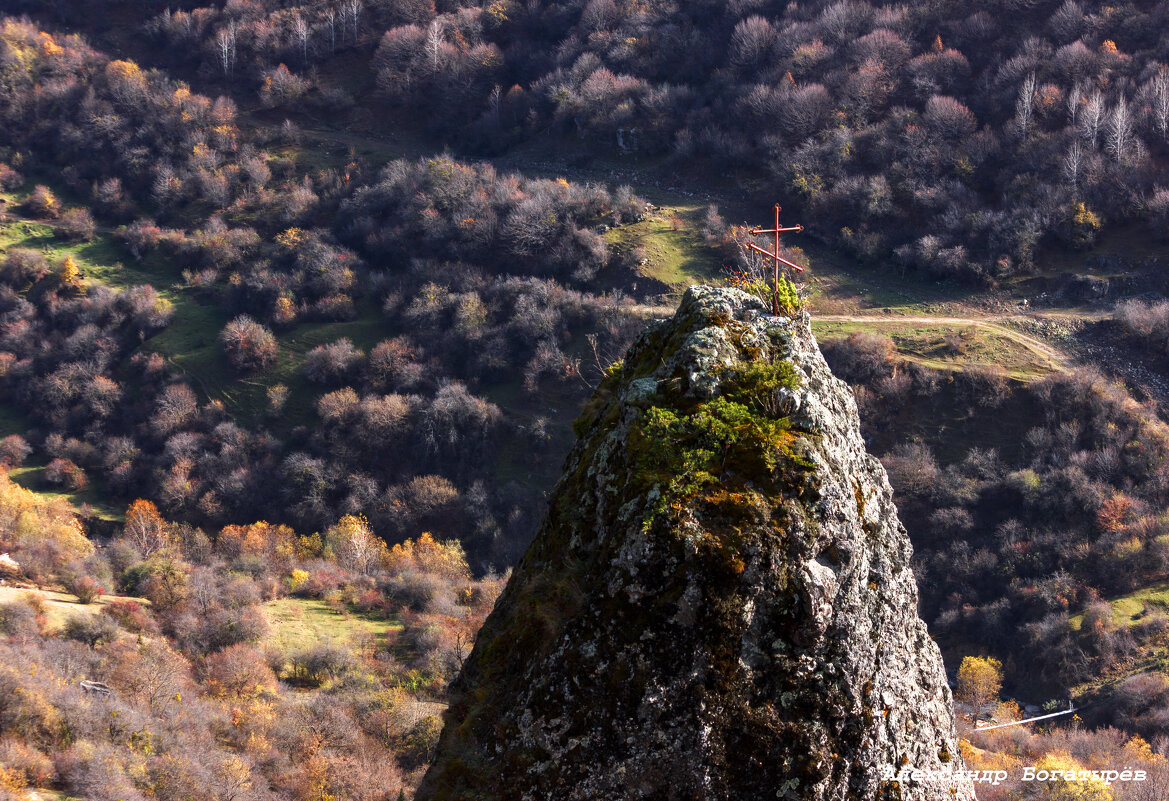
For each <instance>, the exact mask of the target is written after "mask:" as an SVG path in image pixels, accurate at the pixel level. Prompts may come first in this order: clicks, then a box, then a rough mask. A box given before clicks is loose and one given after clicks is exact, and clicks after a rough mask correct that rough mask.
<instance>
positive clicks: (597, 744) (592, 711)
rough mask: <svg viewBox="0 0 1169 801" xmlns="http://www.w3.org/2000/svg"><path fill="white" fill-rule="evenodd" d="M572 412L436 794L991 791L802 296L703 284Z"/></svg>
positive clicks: (458, 703) (454, 727) (486, 630)
mask: <svg viewBox="0 0 1169 801" xmlns="http://www.w3.org/2000/svg"><path fill="white" fill-rule="evenodd" d="M576 430H577V434H578V437H579V440H578V443H577V445H576V447H575V449H574V450H573V451H572V453H571V455H570V456H569V458H568V460H567V464H566V468H565V473H564V476H563V478H562V479H561V481H560V483H559V484H558V485H557V487H556V489H555V491H554V492H553V494H552V496H551V498H550V504H549V509H548V513H547V516H546V518H545V520H544V523H543V525H542V527H541V530H540V532H539V533H538V534H537V536H536V539H535V540H534V542H533V543H532V545H531V547H530V548H529V550H528V552H527V553H526V554H525V556H524V558H523V559H522V560H521V562H520V563H519V565H518V566H517V567H516V569H515V572H514V574H513V576H512V578H511V581H510V582H509V583H508V586H507V588H506V590H505V591H504V593H503V595H502V596H501V598H500V600H499V603H498V604H497V605H496V607H495V610H494V611H493V612H492V614H491V616H490V617H489V618H488V620H487V623H486V624H485V625H484V627H483V629H482V631H481V632H480V634H479V637H478V639H477V640H476V643H475V647H474V650H473V652H472V654H471V656H470V657H469V658H468V660H467V662H466V664H465V665H464V668H463V671H462V673H461V675H460V676H459V678H458V680H457V681H456V683H455V686H454V688H453V702H452V705H451V707H450V709H449V710H448V712H447V717H446V722H445V727H444V730H443V734H442V737H441V740H440V743H439V746H438V753H437V757H436V759H435V760H434V762H433V764H432V766H431V769H430V771H429V772H428V774H427V776H426V778H425V780H424V782H423V784H422V787H421V789H420V792H419V795H418V797H419V798H420V799H476V800H477V801H478V800H483V801H488V800H490V799H500V800H502V799H506V800H507V801H512V800H514V801H529V800H530V801H551V800H553V799H554V800H555V801H573V800H576V799H579V800H580V801H585V800H586V799H587V800H588V801H607V800H609V799H613V800H614V801H616V799H623V800H624V799H663V800H665V799H678V800H679V801H683V800H685V801H692V800H693V799H727V800H728V801H730V800H731V799H735V800H737V799H764V798H769V799H770V798H779V799H801V801H813V800H815V799H841V801H843V800H844V799H914V800H915V801H927V799H928V801H936V800H937V799H949V798H956V799H973V798H974V793H973V790H972V788H971V785H970V783H969V782H966V781H961V780H955V779H953V777H949V776H947V772H952V771H954V770H957V769H958V768H959V765H960V760H959V757H958V750H957V745H956V741H955V735H954V721H953V716H952V712H951V700H950V691H949V689H948V687H947V685H946V677H945V673H944V671H943V666H942V660H941V657H940V655H939V652H938V649H937V646H936V645H935V644H934V643H933V641H932V640H931V639H930V637H929V635H928V633H927V631H926V627H925V624H924V623H923V622H922V621H921V620H920V619H919V618H918V617H917V611H916V610H917V591H916V587H915V584H914V579H913V574H912V572H911V570H910V545H909V541H908V538H907V537H906V534H905V529H904V528H903V527H902V526H901V523H900V522H899V521H898V519H897V510H896V508H895V507H894V505H893V500H892V492H891V490H890V488H889V483H888V480H887V478H886V475H885V471H884V469H883V468H882V467H881V465H880V463H879V462H878V461H877V460H876V459H875V458H873V457H872V456H870V455H869V454H868V453H866V451H865V447H864V444H863V442H862V440H861V437H860V433H859V429H858V420H857V413H856V406H855V404H854V402H853V398H852V395H851V393H850V392H849V390H848V388H847V386H845V385H844V384H843V383H842V382H840V381H839V380H837V379H836V378H835V377H833V376H832V374H831V372H830V371H829V369H828V367H827V365H826V364H825V363H824V360H823V358H822V357H821V355H820V352H819V349H818V348H817V346H816V342H815V339H814V338H813V336H812V333H811V329H810V326H809V320H808V317H807V315H806V314H803V315H799V316H796V317H795V319H787V318H783V317H780V318H776V317H772V316H769V315H768V314H767V313H766V311H765V308H764V306H763V304H761V303H760V302H759V301H758V300H756V299H755V298H753V297H752V296H750V295H747V294H744V293H742V292H739V291H737V290H732V289H714V288H710V287H691V289H690V290H689V291H688V292H687V293H686V295H685V297H684V298H683V301H682V304H681V307H680V308H679V309H678V312H677V313H676V315H675V316H674V317H673V318H672V319H669V320H665V321H662V322H660V323H657V324H655V325H654V326H652V327H651V328H650V329H648V330H647V331H646V332H645V333H644V334H643V335H642V336H641V337H640V338H639V339H638V341H637V342H636V343H635V344H634V345H633V347H632V348H631V349H630V351H629V353H628V354H627V356H626V358H625V360H624V362H623V363H619V364H618V365H615V366H614V367H613V368H612V370H611V371H610V374H609V375H608V376H607V377H606V378H605V380H604V381H603V382H602V384H601V386H600V387H599V388H598V390H597V392H596V393H595V395H594V396H593V398H592V399H591V400H590V402H589V403H588V404H587V406H586V408H585V410H584V413H583V414H582V416H581V418H580V419H579V420H578V421H577V424H576ZM913 769H917V770H919V771H922V773H920V774H918V778H917V779H916V780H914V779H912V778H910V779H905V777H906V776H907V775H909V771H911V770H913ZM926 772H932V774H928V773H926ZM894 774H900V775H899V776H895V775H894ZM931 775H932V778H931V777H930V776H931ZM891 777H892V778H891ZM899 779H902V780H899Z"/></svg>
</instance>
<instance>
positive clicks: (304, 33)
mask: <svg viewBox="0 0 1169 801" xmlns="http://www.w3.org/2000/svg"><path fill="white" fill-rule="evenodd" d="M292 35H293V36H295V37H296V38H297V41H299V42H300V60H301V62H302V63H304V64H308V38H309V27H308V23H307V22H305V21H304V17H302V16H301V15H300V14H297V15H296V16H295V17H293V18H292Z"/></svg>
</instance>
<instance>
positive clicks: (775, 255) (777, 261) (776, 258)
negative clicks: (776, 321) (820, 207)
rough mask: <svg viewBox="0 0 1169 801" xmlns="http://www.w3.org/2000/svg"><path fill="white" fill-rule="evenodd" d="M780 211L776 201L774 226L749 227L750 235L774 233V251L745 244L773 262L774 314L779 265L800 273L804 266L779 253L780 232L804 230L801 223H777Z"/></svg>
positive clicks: (776, 303)
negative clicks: (786, 225) (785, 224)
mask: <svg viewBox="0 0 1169 801" xmlns="http://www.w3.org/2000/svg"><path fill="white" fill-rule="evenodd" d="M780 211H781V209H780V207H779V204H778V203H776V204H775V227H774V228H752V229H751V235H752V236H758V235H760V234H775V251H774V252H773V251H770V250H765V249H763V248H761V247H759V246H758V245H756V244H755V243H754V242H750V243H748V244H747V249H748V250H753V251H755V252H756V253H760V254H762V255H764V256H767V257H768V258H769V259H771V260H772V262H773V265H774V274H773V276H772V281H771V311H772V313H773V314H775V315H776V316H778V315H779V265H781V264H784V265H786V266H788V267H791V268H792V269H793V270H795V271H796V272H798V273H802V272H803V271H804V268H803V267H801V266H800V265H798V264H796V263H795V262H790V261H788V260H787V259H785V258H784V257H783V256H780V255H779V235H780V234H787V233H796V234H798V233H799V232H800V231H803V230H804V226H802V225H790V226H788V227H786V228H785V227H783V226H781V225H780V224H779V212H780Z"/></svg>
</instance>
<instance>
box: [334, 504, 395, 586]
mask: <svg viewBox="0 0 1169 801" xmlns="http://www.w3.org/2000/svg"><path fill="white" fill-rule="evenodd" d="M325 546H326V553H327V554H328V555H331V556H332V557H333V558H334V559H336V560H337V563H338V564H340V565H341V566H342V567H344V568H346V569H348V570H353V571H355V572H358V573H362V574H365V575H368V574H369V573H370V572H372V571H373V570H374V568H376V567H378V566H379V565H381V564H383V563H384V562H385V560H386V556H387V554H388V551H387V550H386V544H385V543H384V542H382V541H381V539H379V538H378V537H377V535H375V534H374V533H373V531H372V530H371V529H370V527H369V522H368V521H367V520H366V519H365V518H364V517H362V516H360V515H345V516H344V517H342V518H341V519H340V520H338V521H337V524H336V525H335V526H333V527H332V528H331V529H329V530H328V531H327V532H325Z"/></svg>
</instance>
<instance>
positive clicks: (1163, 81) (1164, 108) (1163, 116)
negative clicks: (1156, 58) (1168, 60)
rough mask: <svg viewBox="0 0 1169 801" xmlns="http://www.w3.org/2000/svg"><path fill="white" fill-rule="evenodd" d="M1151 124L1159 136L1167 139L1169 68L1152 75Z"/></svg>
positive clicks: (1168, 137)
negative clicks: (1154, 126)
mask: <svg viewBox="0 0 1169 801" xmlns="http://www.w3.org/2000/svg"><path fill="white" fill-rule="evenodd" d="M1153 124H1154V125H1156V127H1157V133H1159V134H1161V138H1162V139H1164V140H1166V141H1169V70H1165V69H1162V70H1161V71H1160V72H1158V73H1157V74H1156V75H1155V76H1153Z"/></svg>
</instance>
